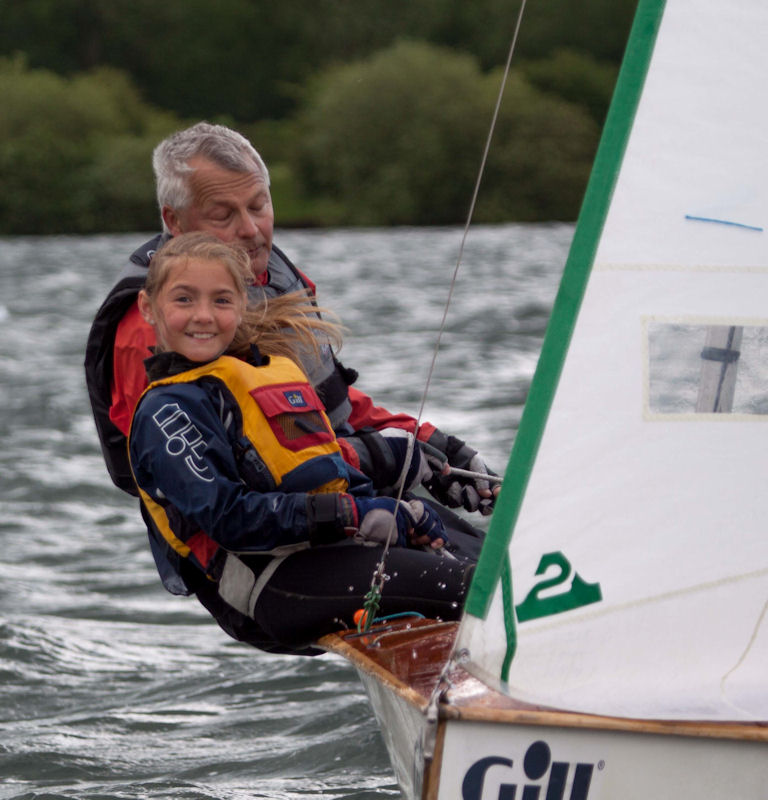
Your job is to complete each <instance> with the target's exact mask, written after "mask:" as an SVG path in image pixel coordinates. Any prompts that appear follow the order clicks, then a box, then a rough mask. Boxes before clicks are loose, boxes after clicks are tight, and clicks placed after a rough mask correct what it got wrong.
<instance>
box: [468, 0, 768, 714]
mask: <svg viewBox="0 0 768 800" xmlns="http://www.w3.org/2000/svg"><path fill="white" fill-rule="evenodd" d="M766 76H768V2H766V0H733V2H729V3H722V2H718V1H717V0H667V2H666V4H664V3H663V2H661V0H641V2H640V6H639V9H638V16H637V20H636V23H635V26H634V28H633V32H632V36H631V39H630V43H629V46H628V49H627V56H626V57H625V65H624V67H623V68H622V73H621V75H620V78H619V83H618V85H617V92H616V96H615V98H614V102H613V105H612V108H611V112H610V114H609V117H608V120H607V123H606V127H605V131H604V135H603V141H602V143H601V147H600V152H599V153H598V158H597V160H596V164H595V170H594V172H593V176H592V179H591V181H590V186H589V189H588V191H587V195H586V198H585V203H584V207H583V209H582V214H581V216H580V219H579V224H578V226H577V231H576V234H575V237H574V244H573V248H572V252H571V255H570V257H569V261H568V264H567V266H566V270H565V273H564V278H563V285H562V287H561V290H560V293H559V295H558V298H557V301H556V303H555V307H554V309H553V314H552V319H551V322H550V327H549V330H548V333H547V338H546V341H545V345H544V350H543V353H542V358H541V361H540V364H539V368H538V370H537V373H536V376H535V378H534V381H533V385H532V388H531V393H530V395H529V399H528V404H527V406H526V410H525V414H524V417H523V420H522V422H521V427H520V431H519V433H518V437H517V441H516V443H515V449H514V451H513V454H512V458H511V460H510V465H509V468H508V470H507V474H506V476H505V482H504V488H503V490H502V496H501V498H500V502H499V508H498V509H497V511H496V512H495V514H494V519H493V521H492V526H491V531H490V533H489V539H490V542H489V543H488V546H487V547H486V548H484V552H483V556H482V559H481V563H480V565H479V567H478V575H477V577H476V579H475V582H474V583H473V587H472V593H471V596H470V599H469V602H468V604H467V614H466V615H465V618H464V620H463V621H462V624H461V628H460V633H459V640H458V648H459V649H461V650H463V651H464V652H465V653H466V658H467V659H468V662H467V665H468V668H469V669H471V670H472V671H474V672H475V673H476V674H478V675H480V676H481V677H483V678H484V679H486V680H489V681H493V682H501V683H502V684H503V685H504V686H505V689H506V691H508V692H509V693H510V694H512V695H514V696H516V697H518V698H520V699H522V700H525V701H529V702H532V703H536V704H539V705H543V706H548V707H555V708H560V709H566V710H575V711H583V712H589V713H598V714H607V715H613V716H632V717H640V718H662V719H680V718H687V719H713V720H718V719H757V720H768V532H767V531H766V525H767V524H768V522H767V521H768V490H767V489H766V478H768V463H767V462H768V238H767V236H768V234H767V233H766V232H765V231H764V230H763V228H764V227H766V226H767V225H768V133H767V132H768V103H766V102H765V98H766V92H765V81H766ZM582 293H583V298H582ZM731 329H733V330H738V331H739V342H738V343H737V345H736V346H734V347H731V348H730V349H729V347H727V346H720V344H717V343H718V342H722V341H725V340H724V339H723V338H722V336H720V334H722V333H724V332H726V333H727V331H729V330H731ZM713 337H714V338H713ZM726 338H727V337H726ZM732 340H733V337H731V341H732ZM713 342H715V344H713ZM702 365H703V366H702ZM705 373H706V374H707V375H709V377H708V378H707V380H708V381H710V388H708V389H707V390H706V391H707V392H708V393H710V394H713V393H714V395H717V393H718V391H720V390H724V391H726V393H727V394H728V397H727V398H726V402H725V405H724V407H722V409H721V410H718V411H712V412H708V411H703V410H697V398H698V396H699V390H700V385H701V383H702V381H701V376H702V375H703V374H705ZM713 375H714V378H712V376H713ZM719 375H721V376H722V378H721V377H719ZM729 384H730V389H729V388H728V387H729ZM510 532H511V539H509V536H510ZM508 540H509V547H508V548H507V546H506V545H507V541H508ZM507 553H508V558H509V563H510V565H511V595H510V586H509V581H507V580H505V574H506V568H505V567H504V563H503V562H504V561H505V559H506V557H507ZM500 571H501V580H497V577H498V575H499V572H500Z"/></svg>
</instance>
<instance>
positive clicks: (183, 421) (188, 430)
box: [152, 403, 213, 483]
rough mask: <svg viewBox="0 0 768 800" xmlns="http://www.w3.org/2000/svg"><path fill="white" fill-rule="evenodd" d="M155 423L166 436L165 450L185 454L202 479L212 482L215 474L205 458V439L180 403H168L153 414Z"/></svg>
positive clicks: (196, 473)
mask: <svg viewBox="0 0 768 800" xmlns="http://www.w3.org/2000/svg"><path fill="white" fill-rule="evenodd" d="M152 419H153V420H154V423H155V425H157V427H158V428H159V429H160V432H161V433H162V434H163V436H164V437H165V452H166V453H168V455H170V456H183V457H184V463H185V464H186V465H187V467H188V468H189V470H190V471H191V472H192V474H193V475H194V476H195V477H196V478H199V479H200V480H201V481H205V482H206V483H211V482H212V481H213V475H211V474H210V470H209V469H208V465H207V464H206V463H205V460H204V459H203V452H204V450H205V439H203V434H202V433H200V431H199V430H198V428H197V426H196V425H193V424H192V422H191V421H190V419H189V417H188V416H187V414H186V413H185V412H184V411H182V410H181V409H180V408H179V404H178V403H166V404H165V405H164V406H163V407H162V408H160V409H159V410H158V411H156V412H155V413H154V414H153V415H152Z"/></svg>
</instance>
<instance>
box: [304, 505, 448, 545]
mask: <svg viewBox="0 0 768 800" xmlns="http://www.w3.org/2000/svg"><path fill="white" fill-rule="evenodd" d="M307 520H308V523H309V543H310V544H311V545H312V546H313V547H315V546H317V545H323V544H332V543H333V542H338V541H341V540H343V539H345V538H347V537H350V536H354V537H355V538H356V539H358V540H360V541H362V542H371V543H374V544H384V543H386V542H387V541H389V543H390V545H391V546H393V547H407V546H408V544H409V543H410V542H411V540H412V539H420V538H422V537H423V536H426V537H427V538H428V539H429V541H430V542H434V541H435V540H436V539H442V540H443V541H444V542H447V541H448V537H447V536H446V534H445V529H444V527H443V523H442V520H441V519H440V517H438V515H437V514H436V513H435V511H433V510H432V509H431V508H430V507H429V506H426V505H424V503H422V502H421V501H420V500H410V501H406V500H401V501H400V502H398V501H397V500H394V499H393V498H391V497H353V496H352V495H349V494H340V493H339V494H336V493H329V494H309V495H307Z"/></svg>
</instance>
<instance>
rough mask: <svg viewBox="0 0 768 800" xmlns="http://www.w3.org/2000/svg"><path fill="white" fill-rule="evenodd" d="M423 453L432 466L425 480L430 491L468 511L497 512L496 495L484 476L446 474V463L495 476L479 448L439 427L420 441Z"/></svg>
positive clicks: (443, 500)
mask: <svg viewBox="0 0 768 800" xmlns="http://www.w3.org/2000/svg"><path fill="white" fill-rule="evenodd" d="M419 444H420V445H421V450H422V456H424V457H425V459H426V461H427V463H428V464H429V466H430V467H431V469H432V474H431V475H430V476H429V477H428V478H427V479H426V480H424V481H423V484H424V486H425V487H426V488H427V490H428V491H429V493H430V494H431V495H432V496H433V497H434V498H435V499H436V500H439V501H440V502H441V503H443V504H444V505H446V506H448V507H449V508H459V507H463V508H465V509H466V510H467V511H479V512H480V513H481V514H482V515H483V516H488V515H489V514H491V513H492V511H493V504H494V503H495V502H496V494H495V493H492V494H491V495H490V496H487V497H486V496H485V495H487V494H488V492H490V488H491V485H490V482H489V481H486V480H483V479H482V478H466V477H463V476H458V475H450V474H449V475H444V474H443V471H444V469H445V465H446V464H448V465H449V466H451V467H457V468H458V469H465V470H470V471H471V472H477V473H480V474H483V475H495V474H496V473H495V472H493V471H492V470H490V469H488V467H487V466H486V464H485V461H484V460H483V458H482V457H481V456H480V455H479V454H478V452H477V451H476V450H473V449H472V448H471V447H470V446H469V445H467V444H465V443H464V442H462V441H461V439H457V438H456V437H455V436H446V435H445V434H444V433H443V432H442V431H439V430H436V431H435V432H434V433H433V434H432V435H431V436H430V437H429V439H428V440H427V441H426V443H424V442H419Z"/></svg>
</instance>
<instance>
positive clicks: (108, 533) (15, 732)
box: [0, 225, 572, 800]
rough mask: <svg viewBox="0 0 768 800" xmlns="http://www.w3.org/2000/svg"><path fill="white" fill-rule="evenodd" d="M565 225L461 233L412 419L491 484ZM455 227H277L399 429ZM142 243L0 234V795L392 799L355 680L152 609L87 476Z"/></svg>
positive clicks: (126, 530) (125, 507)
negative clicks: (131, 263) (94, 350)
mask: <svg viewBox="0 0 768 800" xmlns="http://www.w3.org/2000/svg"><path fill="white" fill-rule="evenodd" d="M571 235H572V227H571V226H567V225H553V226H502V227H488V228H476V229H474V230H473V231H472V232H471V234H470V237H469V240H468V243H467V247H466V250H465V255H464V261H463V266H462V270H461V272H460V277H459V281H458V284H457V287H456V290H455V294H454V300H453V303H452V306H451V309H450V312H449V316H448V325H447V328H446V332H445V336H444V339H443V344H442V347H441V353H440V358H439V360H438V366H437V370H436V372H435V376H434V379H433V383H432V389H431V392H430V394H429V398H428V402H427V406H426V411H425V414H424V418H425V419H429V420H430V421H432V422H434V423H436V424H438V425H440V426H441V427H442V428H443V429H444V430H446V431H449V432H451V433H454V434H456V435H458V436H461V437H463V438H466V439H467V440H468V441H469V442H470V443H471V444H473V445H474V446H475V447H476V448H478V449H480V450H481V451H482V452H483V453H484V455H485V456H486V458H487V460H488V461H489V462H490V463H491V464H492V465H495V466H497V468H502V467H503V465H504V463H505V462H506V458H507V455H508V452H509V449H510V446H511V443H512V440H513V438H514V432H515V429H516V427H517V424H518V421H519V417H520V412H521V409H522V402H523V400H524V398H525V394H526V390H527V386H528V384H529V381H530V377H531V375H532V372H533V368H534V366H535V360H536V357H537V354H538V351H539V348H540V345H541V340H542V337H543V333H544V327H545V324H546V320H547V318H548V316H549V312H550V309H551V304H552V301H553V298H554V294H555V290H556V284H557V281H558V278H559V274H560V272H561V269H562V266H563V263H564V261H565V257H566V253H567V248H568V245H569V244H570V239H571ZM460 236H461V231H460V230H458V229H437V230H422V229H395V230H389V231H354V232H352V231H341V230H340V231H312V232H300V231H292V232H279V233H278V235H277V236H276V241H277V242H278V243H279V244H280V245H281V246H282V248H283V249H284V250H286V251H287V252H288V254H289V255H291V256H292V257H293V259H294V260H295V261H296V263H297V264H299V265H300V266H302V267H303V268H304V269H305V270H306V271H307V272H308V273H309V274H310V275H311V277H312V278H313V279H314V280H315V281H316V282H317V284H318V286H319V294H320V300H321V302H322V303H323V304H325V305H327V306H330V307H331V308H333V309H334V310H335V311H337V312H338V313H339V315H340V316H341V317H342V319H343V321H344V323H345V324H346V325H347V327H348V328H349V329H350V333H349V335H348V337H347V343H346V345H345V347H344V350H343V351H342V354H341V357H342V360H343V361H344V362H345V363H346V364H348V365H349V366H354V367H356V368H357V369H358V370H359V371H360V373H361V377H360V380H359V383H358V385H359V386H360V387H361V388H362V389H364V390H365V391H368V392H369V393H370V394H372V395H373V397H374V398H375V399H376V400H377V402H379V403H380V404H382V405H385V406H386V407H388V408H390V409H398V410H404V411H409V412H410V413H413V414H415V413H416V412H417V411H418V406H419V403H420V400H421V395H422V391H423V385H424V380H425V376H426V373H427V370H428V368H429V364H430V361H431V358H432V352H433V347H434V342H435V331H436V329H437V327H438V326H439V323H440V319H441V316H442V311H443V306H444V304H445V301H446V299H447V286H448V282H449V279H450V276H451V275H452V274H453V270H454V266H455V262H456V257H457V252H458V246H459V241H460ZM146 238H147V237H146V236H142V235H134V236H101V237H51V238H18V239H5V240H0V686H1V687H2V698H1V702H0V800H11V798H13V800H32V798H35V799H36V800H43V799H44V798H45V800H49V799H51V800H52V799H53V798H91V799H93V800H96V799H97V798H98V800H117V799H118V798H168V799H169V800H170V799H171V798H174V799H180V798H217V799H218V798H221V800H224V799H225V798H226V799H227V800H240V799H241V798H281V799H283V798H284V799H285V800H293V799H294V798H305V797H315V798H355V800H367V799H368V798H381V797H399V792H398V789H397V786H396V784H395V782H394V777H393V775H392V772H391V770H390V768H389V763H388V760H387V755H386V751H385V749H384V746H383V744H382V742H381V740H380V737H379V733H378V730H377V728H376V725H375V723H374V721H373V718H372V716H371V714H370V712H369V708H368V705H367V701H366V699H365V695H364V693H363V692H362V689H361V687H360V685H359V684H358V682H357V679H356V677H355V674H354V672H353V671H352V670H351V668H349V667H348V666H347V665H346V664H345V663H344V662H343V661H341V660H340V659H338V658H336V657H334V656H323V657H320V658H314V659H300V658H291V657H285V656H271V655H265V654H263V653H260V652H258V651H256V650H254V649H252V648H249V647H247V646H245V645H241V644H238V643H236V642H234V641H232V640H230V639H228V638H227V636H226V635H225V634H224V633H223V632H222V631H220V629H219V628H218V627H217V626H216V624H215V623H214V622H213V621H212V620H210V618H208V617H207V615H206V613H205V612H204V611H203V609H202V608H201V607H200V606H199V605H198V603H197V601H195V600H194V599H190V598H176V597H172V596H171V595H169V594H167V593H165V592H164V590H163V589H162V587H161V586H160V583H159V580H158V578H157V575H156V572H155V568H154V565H153V563H152V560H151V557H150V554H149V550H148V547H147V544H146V534H145V533H144V531H143V527H142V524H141V521H140V518H139V515H138V509H137V506H136V502H135V501H134V500H133V499H131V498H128V497H127V496H124V495H122V494H121V493H120V492H119V491H118V490H117V489H114V488H113V487H112V484H111V483H110V481H109V479H108V477H107V474H106V471H105V469H104V467H103V464H102V460H101V454H100V452H99V447H98V442H97V439H96V434H95V431H94V429H93V424H92V421H91V416H90V408H89V405H88V400H87V397H86V394H85V389H84V385H83V377H82V375H83V373H82V354H83V348H84V345H85V339H86V335H87V332H88V328H89V325H90V321H91V319H92V317H93V314H94V312H95V311H96V309H97V307H98V305H99V304H100V302H101V300H102V299H103V296H104V294H105V293H106V291H107V289H108V287H109V286H110V284H111V283H112V281H113V278H114V276H115V274H116V272H117V270H118V268H119V266H120V264H121V263H122V261H123V260H124V259H125V257H126V256H127V255H128V253H129V252H130V251H131V250H132V249H133V247H134V246H136V245H138V244H140V243H141V242H142V241H143V240H144V239H146Z"/></svg>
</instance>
